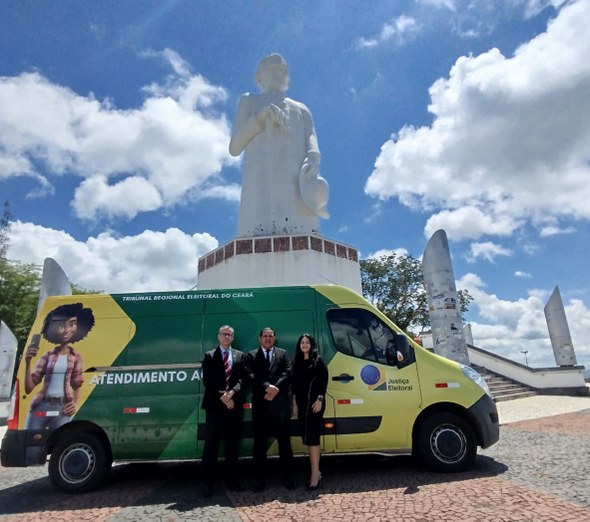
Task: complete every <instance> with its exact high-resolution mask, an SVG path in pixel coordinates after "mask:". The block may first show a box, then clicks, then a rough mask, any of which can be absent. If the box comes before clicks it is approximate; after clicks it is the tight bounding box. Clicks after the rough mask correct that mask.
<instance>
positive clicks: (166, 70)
mask: <svg viewBox="0 0 590 522" xmlns="http://www.w3.org/2000/svg"><path fill="white" fill-rule="evenodd" d="M0 9H1V11H2V16H1V17H0V49H2V52H1V54H0V107H1V109H0V195H1V196H2V197H1V199H2V201H6V200H8V201H9V203H10V208H11V212H12V217H13V220H14V222H13V223H12V227H11V234H10V249H9V257H10V258H12V259H18V260H21V261H25V262H34V263H39V264H41V263H42V261H43V258H44V257H47V256H49V257H53V258H54V259H56V260H57V261H58V262H59V263H60V265H61V266H62V267H63V268H64V270H65V271H66V273H67V274H68V276H69V277H70V279H71V280H72V281H74V282H76V283H77V284H79V285H80V286H83V287H85V288H89V289H102V290H105V291H109V292H129V291H151V290H154V291H156V290H167V289H173V290H180V289H186V288H190V287H191V286H193V285H194V284H195V283H196V272H197V258H198V257H199V256H201V255H203V254H204V253H206V252H207V251H209V250H210V249H212V248H214V247H216V246H217V245H218V244H222V243H224V242H226V241H228V240H229V239H231V238H232V237H234V236H235V232H236V220H237V212H238V204H239V194H240V161H239V159H236V158H232V157H231V156H230V155H229V153H228V150H227V147H228V143H229V135H230V132H231V125H232V121H233V118H234V115H235V110H236V107H237V103H238V100H239V97H240V96H241V94H243V93H244V92H246V91H255V90H256V87H255V86H254V82H253V76H254V72H255V68H256V65H257V63H258V61H259V60H260V59H261V58H262V57H264V56H266V55H267V54H269V53H271V52H279V53H280V54H282V55H283V56H284V58H285V59H286V60H287V62H288V64H289V69H290V75H291V87H290V90H289V95H290V96H291V97H292V98H294V99H296V100H299V101H302V102H304V103H305V104H306V105H307V106H308V107H309V109H310V110H311V112H312V114H313V117H314V122H315V126H316V131H317V134H318V138H319V144H320V149H321V153H322V164H321V171H322V176H323V177H325V178H326V179H327V181H328V182H329V184H330V202H329V210H330V213H331V217H330V219H329V220H325V221H322V222H321V233H322V235H324V236H326V237H330V238H333V239H337V240H339V241H342V242H345V243H348V244H351V245H354V246H356V247H357V248H358V249H359V251H360V253H361V257H362V258H366V257H369V256H372V255H375V254H378V253H381V252H390V251H399V252H408V253H410V254H411V255H412V256H414V257H416V258H419V257H421V256H422V253H423V251H424V247H425V245H426V242H427V241H428V239H429V237H430V236H431V235H432V233H434V232H435V231H436V230H438V229H441V228H442V229H444V230H446V232H447V235H448V238H449V242H450V248H451V255H452V258H453V264H454V271H455V276H456V278H457V284H458V287H459V288H465V289H468V290H469V291H470V293H471V294H472V295H473V296H474V297H475V301H474V303H473V304H472V306H471V310H470V313H469V316H468V320H469V322H470V323H471V325H472V331H473V337H474V341H475V344H476V345H478V346H481V347H482V348H486V349H490V350H492V351H495V352H496V353H499V354H501V355H505V356H508V357H513V358H514V359H516V360H518V361H520V362H524V358H523V356H522V354H521V353H520V352H521V351H523V350H528V351H529V353H528V360H529V363H530V364H531V366H546V365H553V364H554V359H553V355H552V351H551V347H550V343H549V339H548V334H547V326H546V323H545V319H544V315H543V307H544V305H545V303H546V301H547V299H548V297H549V295H550V294H551V292H552V291H553V289H554V287H555V286H556V285H559V288H560V290H561V294H562V297H563V301H564V304H565V307H566V314H567V317H568V321H569V324H570V329H571V331H572V337H573V341H574V348H575V351H576V354H577V356H578V361H579V362H580V363H581V364H585V365H586V366H587V367H588V366H590V346H589V343H588V340H587V339H588V333H587V332H588V331H590V310H589V306H590V283H589V280H588V268H587V265H588V263H587V257H588V253H589V252H590V244H589V243H590V242H589V239H588V238H589V232H590V223H589V220H590V205H589V204H588V203H587V201H588V200H589V199H590V177H589V174H590V165H589V152H590V61H589V60H588V56H589V55H590V38H589V37H588V36H587V27H588V25H589V23H590V2H589V1H588V0H583V1H571V2H566V1H563V0H504V1H499V0H498V1H490V0H481V1H479V0H471V1H462V0H416V1H393V2H360V1H357V2H352V1H317V0H316V1H300V2H279V1H255V2H254V1H252V2H237V1H235V2H231V1H227V2H219V1H217V0H216V1H213V0H205V1H199V2H197V1H188V0H184V1H181V0H178V1H170V2H154V1H144V0H142V1H116V2H115V1H101V2H75V1H60V2H51V3H46V2H32V1H31V2H8V1H6V0H0Z"/></svg>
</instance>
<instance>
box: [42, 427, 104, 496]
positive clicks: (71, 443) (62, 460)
mask: <svg viewBox="0 0 590 522" xmlns="http://www.w3.org/2000/svg"><path fill="white" fill-rule="evenodd" d="M110 468H111V457H110V452H109V451H108V449H107V448H106V447H105V444H104V443H103V441H102V440H101V439H100V437H99V436H98V435H97V434H96V433H92V432H90V431H74V432H71V433H68V434H67V435H66V436H65V437H64V438H63V439H62V440H60V441H59V442H58V443H57V444H56V445H55V447H54V448H53V451H52V452H51V457H50V458H49V478H50V479H51V482H53V484H54V485H55V486H57V487H58V488H60V489H62V490H64V491H67V492H69V493H82V492H85V491H90V490H91V489H93V488H95V487H96V486H97V485H98V484H99V483H100V482H101V481H102V480H103V479H104V478H105V476H106V475H107V473H108V472H109V470H110Z"/></svg>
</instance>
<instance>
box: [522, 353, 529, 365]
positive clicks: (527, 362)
mask: <svg viewBox="0 0 590 522" xmlns="http://www.w3.org/2000/svg"><path fill="white" fill-rule="evenodd" d="M520 353H522V354H524V362H525V363H526V365H527V366H528V365H529V360H528V359H527V356H526V354H527V353H529V351H528V350H521V351H520Z"/></svg>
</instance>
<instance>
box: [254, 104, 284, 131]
mask: <svg viewBox="0 0 590 522" xmlns="http://www.w3.org/2000/svg"><path fill="white" fill-rule="evenodd" d="M266 120H268V121H269V122H270V123H272V124H273V125H284V124H285V121H286V116H285V113H284V112H283V111H282V110H281V108H280V107H278V106H277V105H275V104H274V103H271V104H270V105H267V106H266V107H263V108H262V109H261V110H260V112H259V113H258V114H257V115H256V121H257V122H258V123H259V125H260V126H261V127H264V124H265V123H266Z"/></svg>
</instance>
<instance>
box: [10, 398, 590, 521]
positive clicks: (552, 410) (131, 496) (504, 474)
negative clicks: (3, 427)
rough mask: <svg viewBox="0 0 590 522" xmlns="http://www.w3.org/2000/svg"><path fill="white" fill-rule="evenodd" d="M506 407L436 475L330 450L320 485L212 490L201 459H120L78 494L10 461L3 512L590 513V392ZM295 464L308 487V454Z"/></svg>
mask: <svg viewBox="0 0 590 522" xmlns="http://www.w3.org/2000/svg"><path fill="white" fill-rule="evenodd" d="M498 408H499V411H500V420H501V424H502V428H501V436H500V442H499V443H498V444H496V445H494V446H492V447H491V448H488V449H487V450H480V451H479V455H478V457H477V460H476V463H475V467H474V469H473V470H471V471H469V472H465V473H459V474H452V475H449V474H443V475H441V474H436V473H432V472H429V471H427V470H425V469H424V468H422V467H421V466H420V465H418V464H416V463H415V462H414V461H413V460H412V459H410V458H407V457H397V458H383V457H377V456H355V457H343V458H340V457H338V458H335V457H332V458H325V459H324V460H323V462H322V470H323V473H324V477H325V480H324V483H323V485H322V489H321V490H320V492H319V493H318V494H310V493H308V492H307V491H305V489H304V488H303V487H301V488H299V489H297V490H295V491H286V490H284V489H283V488H282V487H278V486H277V487H270V488H269V489H267V490H266V491H264V492H263V493H258V494H254V493H252V492H251V491H245V492H243V493H230V492H226V491H225V490H223V489H220V490H217V491H216V493H215V495H214V496H213V497H212V498H211V499H203V498H202V497H201V496H200V493H199V491H200V488H199V479H198V474H199V467H198V465H196V464H175V465H173V464H168V465H124V466H116V467H115V468H114V470H113V472H112V474H111V476H110V479H109V482H108V483H107V484H106V485H105V486H104V487H103V488H101V489H100V490H99V491H96V492H92V493H88V494H84V495H74V496H72V495H66V494H64V493H61V492H60V491H58V490H56V489H54V488H53V487H52V486H51V484H50V482H49V480H48V478H47V469H46V468H29V469H3V468H0V522H4V521H25V520H26V521H33V520H44V521H50V520H63V521H68V520H72V521H74V520H75V521H76V522H78V521H84V520H89V521H90V520H92V521H93V522H102V521H109V522H111V521H126V520H128V521H135V520H145V521H150V520H154V521H156V520H157V521H174V520H202V521H208V520H210V521H224V522H225V521H230V522H231V521H243V522H247V521H266V520H268V521H272V522H283V521H309V522H311V521H312V520H313V521H316V520H318V521H324V520H326V521H327V520H329V521H338V520H346V521H349V520H355V521H356V520H358V521H367V522H369V521H371V522H373V521H375V522H377V521H396V520H400V521H431V520H432V521H434V520H458V521H483V520H490V521H492V520H493V521H520V520H531V521H553V520H554V521H559V522H562V521H564V520H569V521H590V474H589V473H588V471H589V469H590V465H589V462H590V397H584V398H565V397H533V398H527V399H517V400H514V401H509V402H504V403H499V404H498ZM297 466H298V471H297V477H296V478H297V480H298V482H299V483H300V484H301V485H303V483H304V481H305V478H306V469H307V468H306V462H305V460H299V461H298V462H297ZM245 467H246V468H247V469H245V470H244V471H245V474H246V475H247V474H248V472H249V471H250V470H249V469H248V468H249V464H246V465H245Z"/></svg>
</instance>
